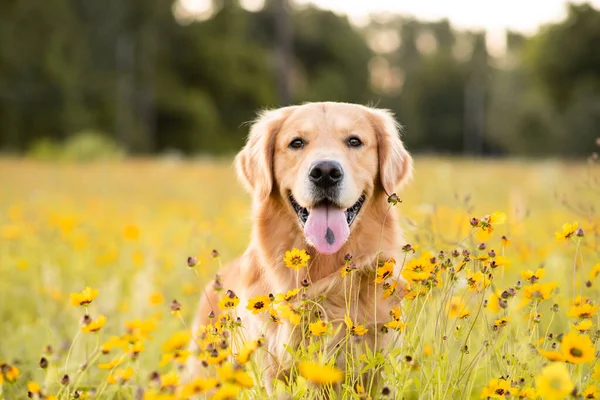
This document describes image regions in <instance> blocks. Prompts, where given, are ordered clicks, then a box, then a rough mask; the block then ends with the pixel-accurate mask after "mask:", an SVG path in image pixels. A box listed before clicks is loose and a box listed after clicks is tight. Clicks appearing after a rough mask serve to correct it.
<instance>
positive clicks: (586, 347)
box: [560, 332, 596, 364]
mask: <svg viewBox="0 0 600 400" xmlns="http://www.w3.org/2000/svg"><path fill="white" fill-rule="evenodd" d="M560 350H561V352H562V354H563V355H564V356H565V360H566V361H567V362H570V363H572V364H583V363H588V362H592V361H594V358H595V355H596V350H595V348H594V344H593V343H592V340H591V339H590V337H589V336H588V335H580V334H578V333H576V332H569V333H568V334H566V335H565V336H564V337H563V339H562V342H561V343H560Z"/></svg>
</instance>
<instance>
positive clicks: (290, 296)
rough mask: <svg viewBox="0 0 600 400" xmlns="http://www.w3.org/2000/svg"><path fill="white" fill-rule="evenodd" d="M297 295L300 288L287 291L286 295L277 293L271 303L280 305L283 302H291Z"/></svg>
mask: <svg viewBox="0 0 600 400" xmlns="http://www.w3.org/2000/svg"><path fill="white" fill-rule="evenodd" d="M298 293H300V288H295V289H292V290H288V291H287V292H286V293H277V294H276V295H275V300H273V302H274V303H281V302H283V301H291V300H293V299H294V298H295V297H296V296H297V295H298Z"/></svg>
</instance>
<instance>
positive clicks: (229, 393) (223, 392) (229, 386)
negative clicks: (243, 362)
mask: <svg viewBox="0 0 600 400" xmlns="http://www.w3.org/2000/svg"><path fill="white" fill-rule="evenodd" d="M241 391H242V388H241V387H240V386H239V385H235V384H233V383H226V384H224V385H221V386H219V388H218V389H217V390H216V391H215V393H214V394H213V395H212V397H211V398H210V399H211V400H235V399H238V398H239V395H240V392H241Z"/></svg>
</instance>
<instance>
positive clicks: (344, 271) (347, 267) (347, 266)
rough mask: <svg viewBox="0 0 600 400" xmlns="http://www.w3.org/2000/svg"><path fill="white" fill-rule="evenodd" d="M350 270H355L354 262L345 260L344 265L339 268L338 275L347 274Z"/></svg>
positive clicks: (343, 275)
mask: <svg viewBox="0 0 600 400" xmlns="http://www.w3.org/2000/svg"><path fill="white" fill-rule="evenodd" d="M352 271H356V264H355V263H353V262H350V261H347V262H346V263H345V264H344V266H343V267H342V268H341V269H340V275H341V277H342V278H343V277H345V276H346V275H348V274H349V273H351V272H352Z"/></svg>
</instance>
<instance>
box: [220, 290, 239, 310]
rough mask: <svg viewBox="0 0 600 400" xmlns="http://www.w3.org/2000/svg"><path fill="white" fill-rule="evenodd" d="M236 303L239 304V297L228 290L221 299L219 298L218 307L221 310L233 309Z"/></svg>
mask: <svg viewBox="0 0 600 400" xmlns="http://www.w3.org/2000/svg"><path fill="white" fill-rule="evenodd" d="M238 304H240V298H239V297H237V296H236V295H235V293H233V292H232V291H231V290H228V291H227V293H225V295H224V296H223V297H222V298H221V300H219V308H220V309H221V310H231V309H234V308H236V307H237V305H238Z"/></svg>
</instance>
